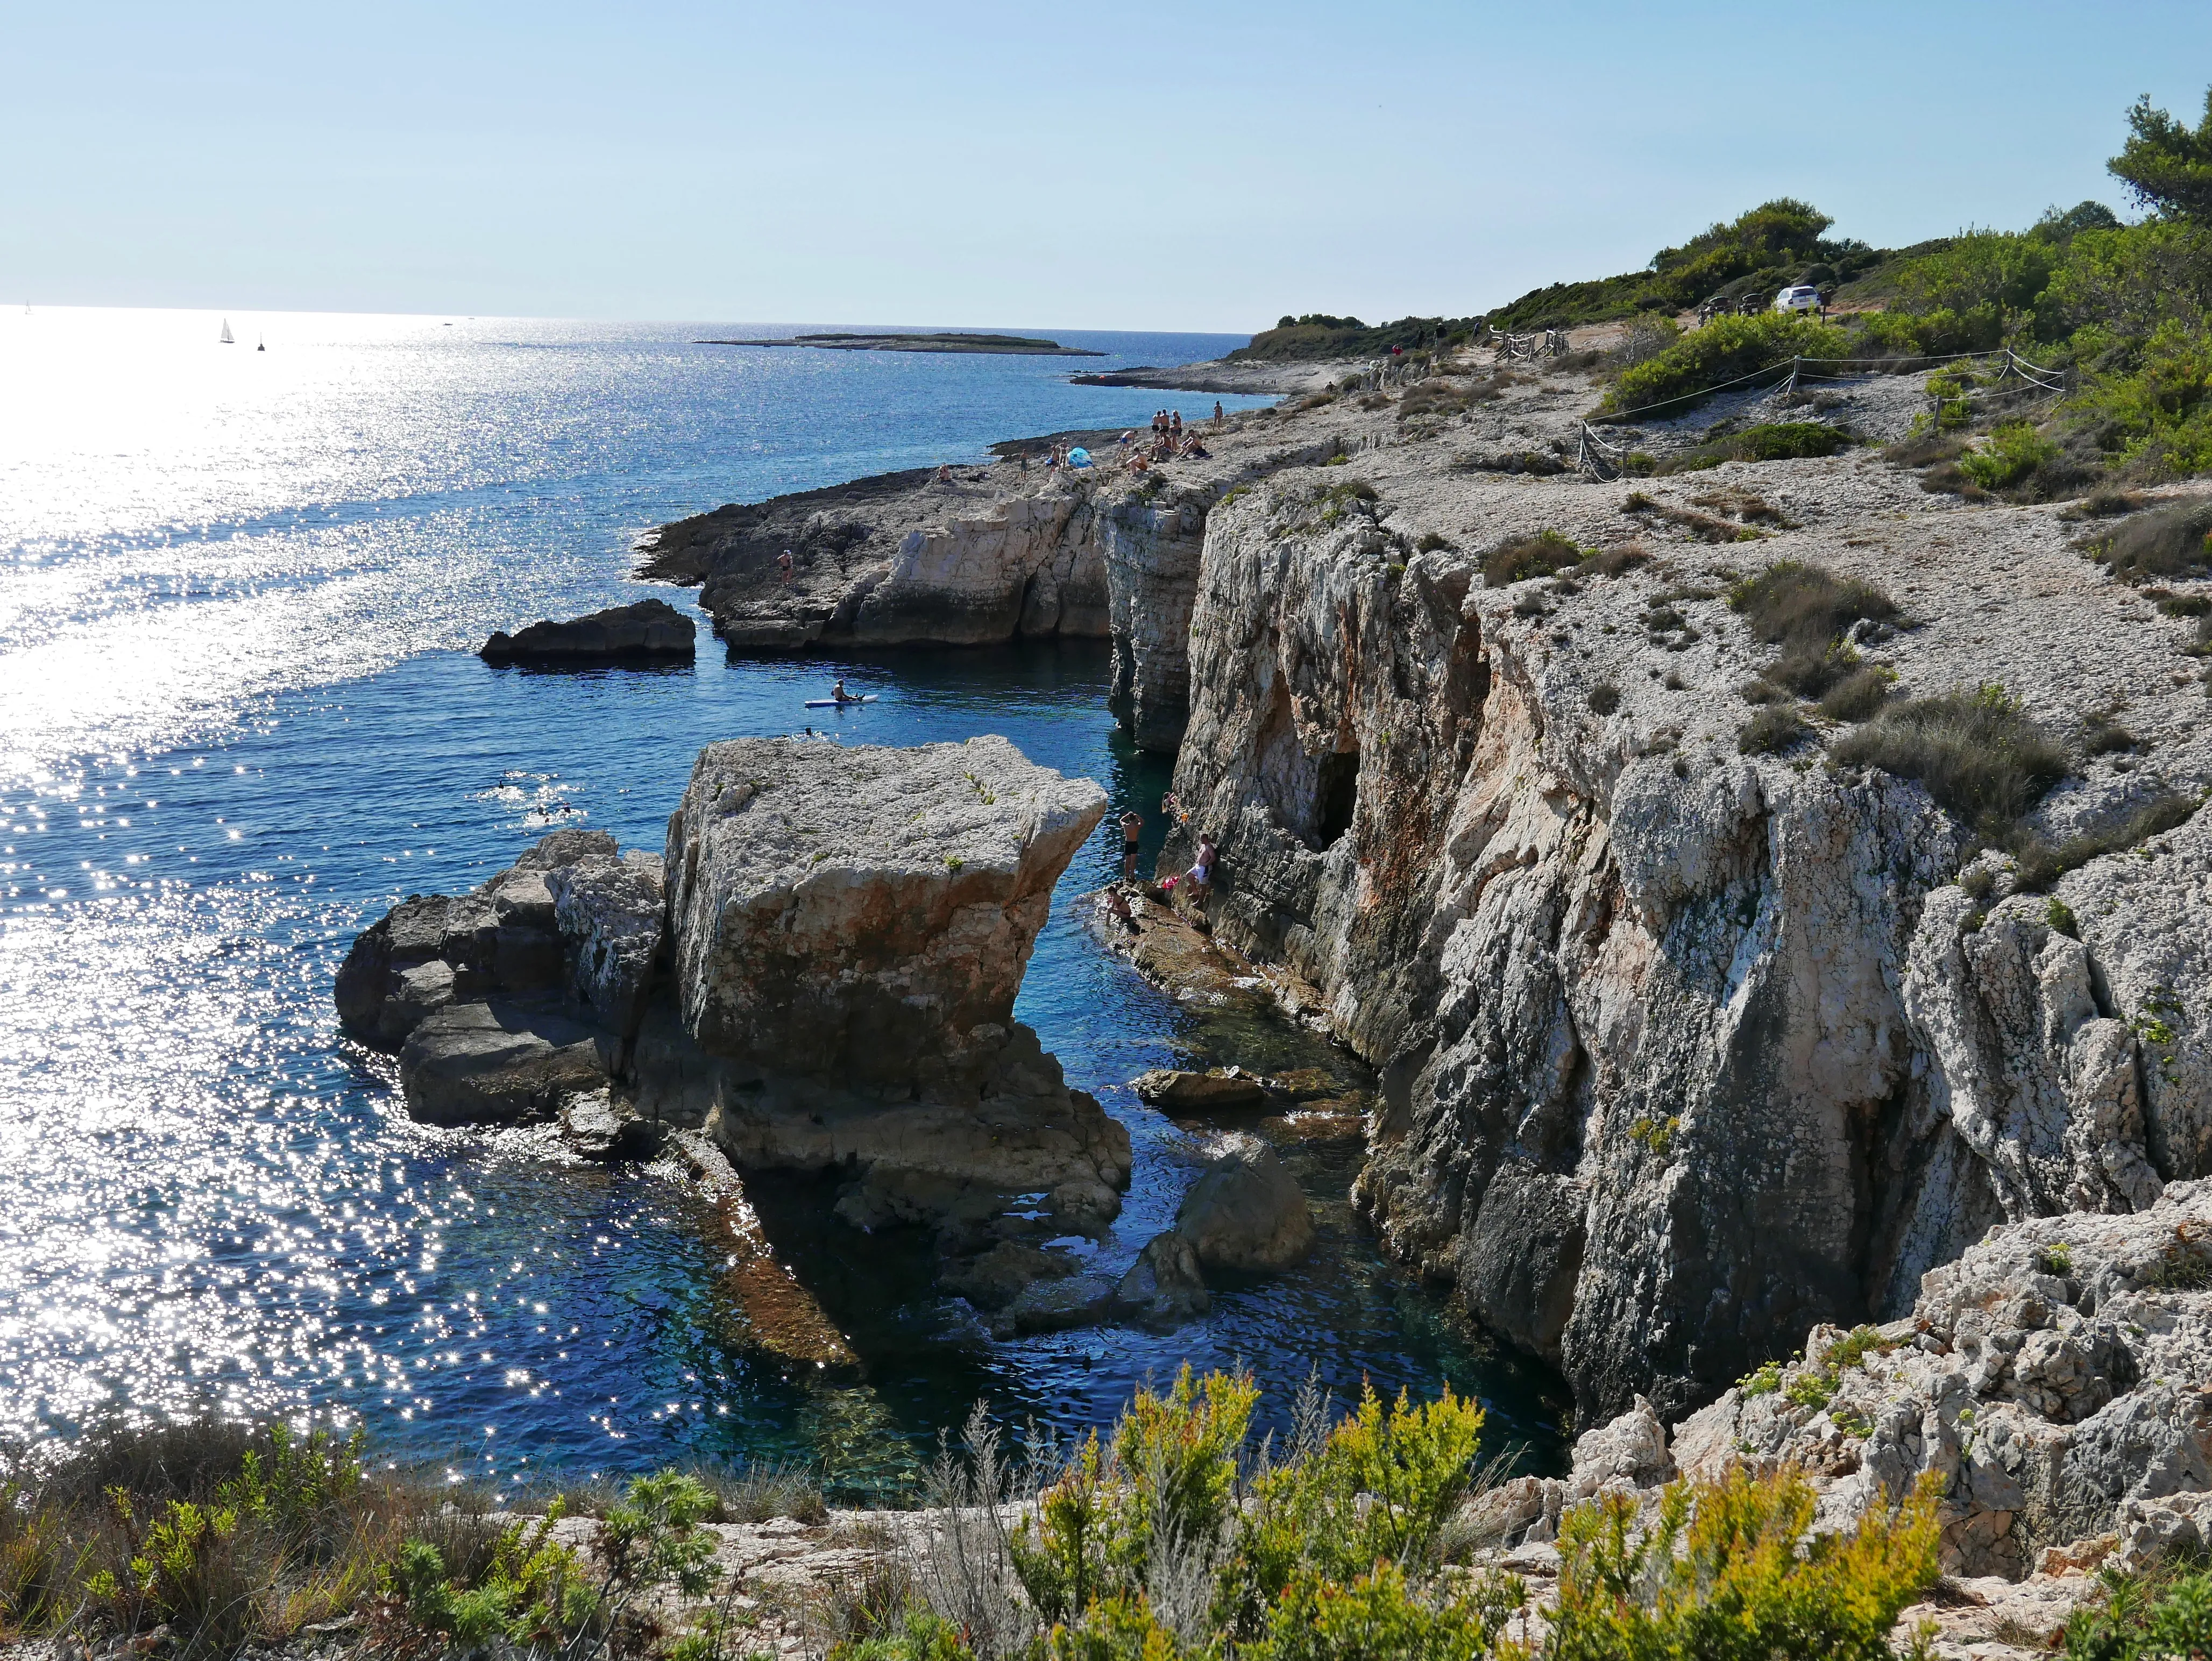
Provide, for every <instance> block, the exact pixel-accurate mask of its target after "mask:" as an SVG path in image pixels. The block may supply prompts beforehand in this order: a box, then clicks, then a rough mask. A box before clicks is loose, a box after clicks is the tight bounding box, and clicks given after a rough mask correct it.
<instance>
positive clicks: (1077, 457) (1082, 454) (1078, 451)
mask: <svg viewBox="0 0 2212 1661" xmlns="http://www.w3.org/2000/svg"><path fill="white" fill-rule="evenodd" d="M1067 464H1068V465H1069V466H1070V467H1088V466H1090V465H1091V452H1089V451H1088V450H1085V448H1083V446H1081V445H1078V446H1076V447H1075V448H1074V449H1073V450H1071V451H1069V452H1067Z"/></svg>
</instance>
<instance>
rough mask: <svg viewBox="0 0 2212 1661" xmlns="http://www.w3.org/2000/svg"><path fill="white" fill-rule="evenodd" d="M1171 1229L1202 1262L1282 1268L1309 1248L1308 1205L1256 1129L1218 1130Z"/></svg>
mask: <svg viewBox="0 0 2212 1661" xmlns="http://www.w3.org/2000/svg"><path fill="white" fill-rule="evenodd" d="M1174 1233H1176V1234H1179V1235H1181V1236H1182V1238H1183V1240H1187V1241H1188V1243H1189V1246H1190V1249H1191V1252H1192V1253H1193V1255H1194V1256H1195V1257H1196V1258H1197V1259H1198V1261H1199V1262H1200V1264H1203V1265H1204V1266H1205V1267H1206V1268H1208V1269H1229V1270H1243V1271H1246V1272H1248V1273H1255V1272H1256V1273H1264V1272H1267V1271H1271V1270H1283V1269H1288V1268H1289V1267H1290V1266H1291V1264H1294V1263H1297V1262H1298V1261H1299V1260H1300V1259H1301V1258H1304V1256H1305V1255H1306V1253H1307V1252H1310V1251H1311V1250H1313V1243H1314V1222H1313V1211H1312V1209H1311V1208H1310V1206H1309V1205H1308V1204H1307V1203H1306V1197H1305V1194H1304V1191H1302V1190H1301V1189H1300V1188H1299V1187H1298V1185H1297V1179H1296V1178H1294V1177H1292V1176H1291V1173H1289V1172H1288V1171H1286V1170H1285V1169H1284V1168H1283V1162H1282V1161H1281V1160H1279V1159H1278V1158H1277V1157H1276V1156H1275V1150H1274V1149H1272V1148H1270V1147H1268V1146H1267V1143H1264V1142H1262V1141H1261V1140H1260V1139H1259V1137H1254V1136H1247V1135H1243V1134H1241V1133H1240V1134H1237V1135H1232V1136H1228V1137H1223V1138H1222V1139H1221V1143H1220V1146H1219V1148H1218V1150H1217V1151H1216V1153H1215V1155H1214V1157H1213V1161H1212V1163H1211V1164H1210V1165H1208V1166H1207V1167H1206V1173H1205V1174H1204V1175H1203V1176H1201V1177H1200V1178H1199V1179H1198V1180H1197V1181H1196V1182H1194V1183H1193V1184H1192V1185H1190V1191H1188V1193H1186V1194H1185V1195H1184V1196H1183V1197H1182V1206H1181V1207H1180V1208H1178V1209H1177V1210H1176V1225H1175V1229H1174Z"/></svg>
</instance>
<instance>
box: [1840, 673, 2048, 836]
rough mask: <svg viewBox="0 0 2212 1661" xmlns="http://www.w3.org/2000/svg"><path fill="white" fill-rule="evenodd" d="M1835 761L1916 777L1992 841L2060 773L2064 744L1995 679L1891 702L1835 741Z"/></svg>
mask: <svg viewBox="0 0 2212 1661" xmlns="http://www.w3.org/2000/svg"><path fill="white" fill-rule="evenodd" d="M1832 753H1833V755H1834V757H1835V759H1836V761H1838V762H1840V763H1842V764H1844V765H1846V766H1852V767H1880V768H1881V770H1882V771H1883V772H1885V773H1894V774H1896V775H1897V776H1898V777H1899V778H1900V779H1917V780H1918V781H1919V782H1920V783H1921V784H1923V785H1925V786H1926V787H1927V789H1928V793H1929V795H1930V796H1932V797H1935V798H1936V803H1937V804H1938V805H1939V806H1941V807H1942V808H1943V809H1945V810H1946V811H1948V812H1949V813H1950V814H1952V815H1954V816H1955V817H1957V818H1959V819H1960V820H1963V821H1965V822H1966V824H1967V825H1969V826H1971V827H1972V828H1973V829H1974V831H1975V832H1976V833H1977V834H1979V835H1981V836H1983V837H1984V838H1986V839H1988V840H1990V841H1992V842H1997V843H2006V842H2009V841H2010V840H2012V839H2013V838H2014V835H2015V830H2016V827H2017V826H2018V824H2019V821H2020V819H2021V815H2023V814H2025V813H2026V812H2027V810H2028V809H2030V808H2032V807H2033V806H2034V805H2035V803H2037V802H2038V801H2039V800H2040V799H2041V797H2042V796H2043V793H2044V792H2045V791H2047V790H2049V789H2050V788H2051V785H2055V784H2057V782H2058V781H2059V780H2060V779H2063V778H2064V777H2065V776H2066V773H2067V771H2068V769H2069V767H2070V765H2071V762H2070V760H2069V757H2068V755H2067V754H2066V749H2065V746H2064V745H2063V744H2061V743H2059V742H2058V741H2057V739H2055V738H2053V737H2051V735H2050V734H2049V733H2047V732H2045V730H2043V728H2042V727H2041V726H2039V725H2038V724H2036V723H2035V722H2034V721H2033V720H2032V719H2031V718H2029V717H2028V714H2027V711H2026V710H2025V709H2023V708H2022V707H2021V704H2020V701H2019V700H2017V699H2015V697H2013V696H2012V695H2011V694H2009V693H2008V692H2007V691H2006V690H2005V689H2004V688H2002V687H2001V686H1996V685H1994V684H1990V685H1984V686H1981V687H1978V688H1974V689H1973V690H1972V691H1961V692H1949V693H1944V694H1939V695H1938V696H1936V697H1933V698H1910V699H1905V700H1899V701H1898V702H1894V703H1892V704H1890V705H1889V706H1887V708H1885V709H1883V710H1882V711H1881V713H1879V714H1878V715H1876V716H1875V718H1873V719H1872V720H1870V721H1869V722H1867V723H1866V724H1864V725H1863V726H1860V727H1857V728H1856V729H1854V730H1852V731H1851V732H1850V733H1848V734H1846V735H1845V736H1844V737H1842V738H1840V739H1838V741H1837V742H1836V743H1835V744H1834V746H1833V747H1832Z"/></svg>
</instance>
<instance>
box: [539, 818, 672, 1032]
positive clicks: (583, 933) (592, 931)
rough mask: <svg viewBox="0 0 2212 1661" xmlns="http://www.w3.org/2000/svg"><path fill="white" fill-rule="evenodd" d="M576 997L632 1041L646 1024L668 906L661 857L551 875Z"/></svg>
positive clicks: (585, 863) (636, 854)
mask: <svg viewBox="0 0 2212 1661" xmlns="http://www.w3.org/2000/svg"><path fill="white" fill-rule="evenodd" d="M544 882H545V887H546V889H547V891H548V892H549V893H550V894H551V896H552V899H553V915H554V918H555V923H556V927H557V928H558V929H559V931H560V936H561V946H562V956H563V957H564V958H565V959H566V961H567V967H568V993H569V995H570V996H571V997H574V999H575V1000H576V1002H577V1003H579V1004H580V1006H581V1007H582V1008H583V1009H586V1010H587V1011H589V1012H590V1014H591V1015H592V1019H593V1020H595V1021H598V1022H599V1024H600V1025H601V1026H603V1027H605V1028H609V1029H610V1030H611V1031H613V1032H617V1033H620V1034H623V1035H625V1036H628V1035H629V1034H633V1033H635V1032H636V1031H637V1028H638V1023H639V1022H640V1021H642V1020H643V1019H644V1018H645V997H646V993H647V991H649V990H650V989H651V987H652V985H653V959H654V958H655V957H656V956H657V955H659V951H660V941H661V934H662V926H661V925H662V922H663V918H664V917H665V912H666V902H665V897H664V896H663V894H662V893H661V876H660V858H659V855H658V854H651V853H646V852H642V851H640V850H635V849H633V850H632V851H631V852H629V853H627V854H625V855H623V858H620V859H588V860H580V861H578V862H577V863H575V864H570V865H564V866H562V867H561V868H560V869H559V870H552V871H549V872H547V873H546V875H545V878H544Z"/></svg>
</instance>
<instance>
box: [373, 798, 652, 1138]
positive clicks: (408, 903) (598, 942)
mask: <svg viewBox="0 0 2212 1661" xmlns="http://www.w3.org/2000/svg"><path fill="white" fill-rule="evenodd" d="M664 918H665V906H664V903H663V900H662V896H661V880H660V858H659V855H658V854H650V853H642V852H632V853H630V854H629V855H627V856H623V855H621V854H619V852H618V850H617V845H616V842H615V840H614V838H613V837H611V836H609V835H608V834H606V833H605V832H604V831H582V830H563V831H555V832H554V833H553V834H551V835H550V836H547V837H545V838H544V839H542V840H540V841H538V843H537V844H536V845H535V846H532V847H529V848H526V849H525V850H524V851H523V852H522V854H521V856H520V858H518V859H517V860H516V861H515V863H514V864H513V865H511V866H509V867H508V868H507V870H503V871H501V872H500V873H499V874H498V875H497V876H494V877H492V878H491V879H490V880H489V881H488V882H484V883H483V885H482V886H481V887H479V888H477V889H476V890H475V892H473V893H471V894H453V895H448V894H429V895H423V894H416V895H410V897H409V898H407V899H405V900H402V901H400V903H399V904H398V905H397V906H393V907H392V910H391V911H390V912H387V913H386V915H385V916H384V917H382V918H380V919H379V920H378V921H377V922H375V923H374V924H371V925H370V926H369V927H368V928H367V929H365V930H364V931H362V934H361V935H360V937H358V938H357V939H356V940H355V942H354V943H353V947H352V949H351V950H349V952H348V953H347V954H346V960H345V962H344V964H343V966H342V967H340V969H339V971H338V976H337V986H336V988H335V989H334V996H335V998H336V1001H337V1009H338V1018H339V1021H340V1022H341V1023H342V1024H343V1026H344V1028H345V1029H346V1030H347V1031H348V1032H349V1033H350V1034H353V1035H354V1036H355V1037H356V1038H358V1039H360V1040H362V1042H364V1043H367V1044H371V1045H374V1046H376V1047H378V1048H380V1049H387V1050H392V1049H396V1050H398V1052H400V1064H399V1082H400V1088H401V1089H402V1091H403V1092H404V1095H405V1098H406V1101H407V1106H408V1111H409V1112H411V1113H413V1114H414V1115H415V1117H416V1118H421V1119H424V1120H426V1121H428V1122H429V1123H432V1124H437V1125H457V1124H488V1123H513V1122H516V1121H519V1120H523V1119H531V1118H544V1117H547V1116H550V1115H551V1114H553V1113H555V1112H557V1111H559V1110H560V1109H561V1106H562V1095H563V1093H564V1092H567V1091H569V1090H580V1091H584V1092H586V1093H588V1092H590V1091H592V1090H593V1089H595V1088H597V1089H604V1088H605V1086H606V1084H607V1082H608V1079H609V1076H610V1075H611V1074H615V1073H619V1072H621V1071H623V1070H624V1069H625V1068H626V1066H627V1064H628V1060H629V1040H631V1039H632V1038H633V1037H634V1036H635V1034H636V1032H637V1029H638V1027H639V1025H640V1023H641V1021H643V1019H644V1016H645V1010H646V1004H647V997H648V996H649V994H650V992H651V991H652V989H653V984H654V979H653V978H654V973H655V967H656V965H657V963H658V961H659V954H660V946H661V941H662V937H663V935H664V933H665V929H664V926H663V924H664Z"/></svg>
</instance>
